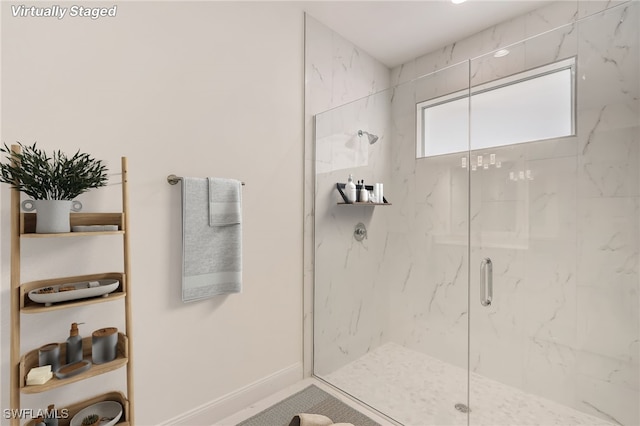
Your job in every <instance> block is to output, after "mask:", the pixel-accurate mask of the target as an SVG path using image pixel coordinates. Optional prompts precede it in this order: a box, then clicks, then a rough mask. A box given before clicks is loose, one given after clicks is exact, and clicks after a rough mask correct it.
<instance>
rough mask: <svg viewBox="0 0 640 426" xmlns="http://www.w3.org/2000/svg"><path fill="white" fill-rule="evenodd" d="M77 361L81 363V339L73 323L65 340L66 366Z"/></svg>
mask: <svg viewBox="0 0 640 426" xmlns="http://www.w3.org/2000/svg"><path fill="white" fill-rule="evenodd" d="M81 324H82V323H81ZM77 361H82V337H80V336H79V335H78V323H77V322H74V323H73V324H71V330H69V338H68V339H67V364H71V363H72V362H77Z"/></svg>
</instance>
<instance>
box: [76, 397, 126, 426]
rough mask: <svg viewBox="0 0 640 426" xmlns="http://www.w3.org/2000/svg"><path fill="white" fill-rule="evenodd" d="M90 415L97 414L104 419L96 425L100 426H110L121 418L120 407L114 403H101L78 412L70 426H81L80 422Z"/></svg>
mask: <svg viewBox="0 0 640 426" xmlns="http://www.w3.org/2000/svg"><path fill="white" fill-rule="evenodd" d="M91 414H97V415H98V416H100V417H101V418H105V420H102V421H101V422H100V423H98V424H99V425H100V426H111V425H114V424H116V423H118V420H120V417H121V416H122V405H121V404H120V403H119V402H116V401H103V402H98V403H96V404H93V405H90V406H88V407H86V408H83V409H82V410H80V411H78V414H76V415H75V416H73V418H72V419H71V425H70V426H81V425H82V420H83V419H84V418H85V417H87V416H89V415H91ZM106 419H109V420H106Z"/></svg>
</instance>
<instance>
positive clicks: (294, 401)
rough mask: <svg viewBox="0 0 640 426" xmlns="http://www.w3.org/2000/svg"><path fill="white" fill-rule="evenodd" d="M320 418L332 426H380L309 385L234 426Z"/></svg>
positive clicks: (281, 425) (279, 424) (276, 425)
mask: <svg viewBox="0 0 640 426" xmlns="http://www.w3.org/2000/svg"><path fill="white" fill-rule="evenodd" d="M300 413H309V414H322V415H323V416H327V417H329V418H330V419H331V420H333V422H334V423H341V422H342V423H353V424H354V425H355V426H380V424H379V423H376V422H374V421H373V420H371V419H370V418H369V417H367V416H365V415H364V414H362V413H361V412H359V411H357V410H355V409H353V408H351V407H350V406H348V405H347V404H345V403H344V402H342V401H340V400H338V399H337V398H335V397H333V396H331V395H329V394H328V393H326V392H325V391H323V390H321V389H320V388H318V387H317V386H314V385H311V386H309V387H307V388H305V389H303V390H301V391H300V392H298V393H295V394H293V395H291V396H290V397H288V398H286V399H283V400H282V401H280V402H278V403H277V404H274V405H272V406H271V407H269V408H267V409H266V410H264V411H261V412H260V413H258V414H256V415H255V416H253V417H250V418H248V419H247V420H245V421H243V422H240V423H238V425H237V426H288V425H289V423H290V422H291V420H292V419H293V417H294V416H295V415H296V414H300Z"/></svg>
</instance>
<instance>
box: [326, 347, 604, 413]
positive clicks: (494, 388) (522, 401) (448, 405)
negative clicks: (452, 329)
mask: <svg viewBox="0 0 640 426" xmlns="http://www.w3.org/2000/svg"><path fill="white" fill-rule="evenodd" d="M323 379H325V380H327V381H328V382H329V383H331V384H333V385H335V386H337V387H338V388H340V389H342V390H343V391H345V392H347V393H348V394H350V395H352V396H354V397H355V398H358V399H360V400H362V401H364V402H365V403H367V404H368V405H371V406H373V407H375V408H377V409H378V410H380V411H381V412H383V413H385V414H387V415H389V416H390V417H392V418H394V419H395V420H397V421H398V422H400V423H402V424H404V425H411V426H428V425H466V424H467V414H464V413H462V412H460V411H458V410H456V409H455V405H456V404H457V403H466V401H467V387H468V386H467V373H466V370H465V369H462V368H458V367H455V366H452V365H450V364H447V363H444V362H442V361H439V360H437V359H435V358H431V357H429V356H427V355H424V354H422V353H420V352H416V351H412V350H409V349H407V348H405V347H403V346H400V345H397V344H393V343H388V344H385V345H383V346H381V347H379V348H377V349H376V350H374V351H372V352H369V353H368V354H366V355H365V356H363V357H361V358H359V359H357V360H356V361H354V362H352V363H350V364H347V365H346V366H344V367H342V368H340V369H338V370H337V371H335V372H333V373H331V374H329V375H327V376H326V377H323ZM470 386H471V389H472V390H473V392H472V399H471V401H472V402H471V405H472V406H471V410H472V411H471V413H470V419H469V424H471V425H478V426H480V425H486V426H498V425H499V426H515V425H518V426H522V425H545V426H547V425H561V426H574V425H612V423H608V422H607V421H605V420H602V419H600V418H596V417H593V416H590V415H588V414H585V413H581V412H579V411H576V410H574V409H572V408H569V407H566V406H563V405H560V404H558V403H555V402H553V401H549V400H546V399H543V398H540V397H538V396H535V395H531V394H527V393H525V392H522V391H520V390H518V389H516V388H513V387H509V386H506V385H504V384H502V383H499V382H496V381H493V380H490V379H487V378H485V377H482V376H479V375H472V377H471V378H470Z"/></svg>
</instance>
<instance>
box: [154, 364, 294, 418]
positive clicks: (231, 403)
mask: <svg viewBox="0 0 640 426" xmlns="http://www.w3.org/2000/svg"><path fill="white" fill-rule="evenodd" d="M302 375H303V369H302V363H296V364H293V365H290V366H289V367H286V368H283V369H282V370H280V371H276V372H275V373H273V374H270V375H269V376H267V377H264V378H262V379H260V380H257V381H255V382H253V383H250V384H248V385H247V386H244V387H242V388H240V389H238V390H236V391H234V392H231V393H228V394H226V395H224V396H221V397H220V398H217V399H214V400H213V401H210V402H207V403H205V404H202V405H200V406H199V407H196V408H194V409H192V410H189V411H187V412H186V413H183V414H180V415H178V416H176V417H174V418H172V419H169V420H167V421H165V422H163V423H161V424H160V425H159V426H192V425H215V424H216V422H217V421H219V420H222V419H224V418H226V417H229V416H231V415H232V414H234V413H236V412H238V411H240V410H242V409H244V408H247V407H248V406H250V405H251V404H254V403H256V402H257V401H259V400H261V399H263V398H266V397H268V396H269V395H271V394H273V393H275V392H278V391H279V390H282V389H284V388H286V387H287V386H291V385H292V384H294V383H296V382H299V381H300V380H301V379H302Z"/></svg>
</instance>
